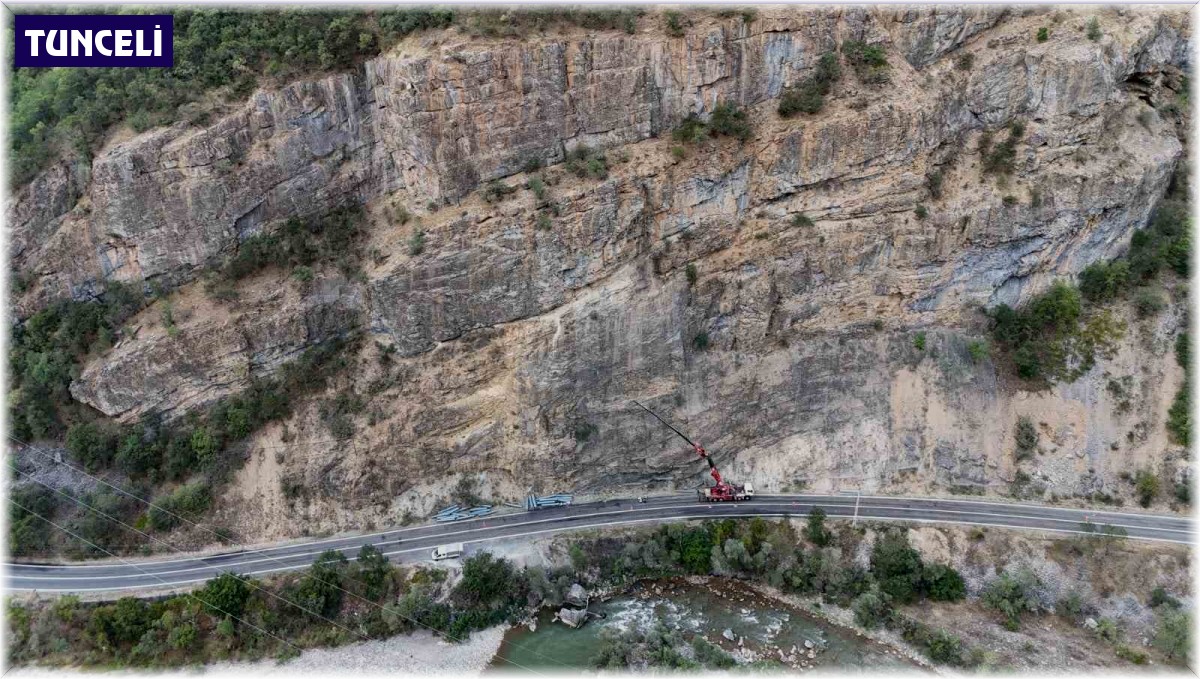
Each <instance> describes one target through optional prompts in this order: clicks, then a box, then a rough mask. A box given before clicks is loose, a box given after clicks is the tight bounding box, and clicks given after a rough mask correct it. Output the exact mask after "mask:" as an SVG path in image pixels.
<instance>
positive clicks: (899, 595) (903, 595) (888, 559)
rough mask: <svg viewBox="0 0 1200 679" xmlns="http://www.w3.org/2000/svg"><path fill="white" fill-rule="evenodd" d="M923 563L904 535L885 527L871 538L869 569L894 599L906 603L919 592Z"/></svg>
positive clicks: (882, 587)
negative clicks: (882, 532)
mask: <svg viewBox="0 0 1200 679" xmlns="http://www.w3.org/2000/svg"><path fill="white" fill-rule="evenodd" d="M923 569H924V564H922V562H921V555H920V553H919V552H917V550H915V549H913V548H912V546H911V545H909V543H908V535H907V533H905V532H901V531H889V532H887V533H885V534H884V535H882V536H880V538H879V539H878V540H876V541H875V547H874V549H872V550H871V572H872V573H873V574H874V575H875V578H876V579H877V580H878V581H879V588H880V589H881V590H883V591H884V592H885V593H886V594H888V595H889V596H891V597H892V599H893V600H894V601H896V603H901V604H905V603H910V602H912V601H913V600H915V599H916V598H917V595H918V594H920V592H921V577H922V572H923Z"/></svg>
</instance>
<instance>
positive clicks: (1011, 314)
mask: <svg viewBox="0 0 1200 679" xmlns="http://www.w3.org/2000/svg"><path fill="white" fill-rule="evenodd" d="M990 314H991V317H992V337H993V339H995V340H996V343H997V344H998V345H1000V346H1001V347H1003V348H1004V349H1005V351H1006V355H1007V356H1008V357H1009V358H1010V359H1011V360H1012V362H1013V364H1014V365H1015V367H1016V371H1017V375H1018V376H1020V377H1022V378H1024V379H1027V380H1049V381H1053V380H1066V381H1071V380H1074V379H1075V378H1077V377H1078V376H1079V375H1082V374H1083V373H1085V372H1087V370H1089V369H1091V367H1092V366H1093V365H1094V364H1095V360H1096V356H1097V355H1098V354H1101V353H1105V352H1108V351H1110V350H1111V349H1112V348H1113V346H1114V343H1115V341H1116V340H1117V339H1118V338H1119V337H1120V336H1121V334H1122V332H1123V327H1122V326H1121V325H1120V324H1119V323H1117V322H1116V321H1114V320H1113V319H1112V317H1111V316H1110V315H1109V314H1107V313H1104V312H1100V313H1096V314H1093V315H1091V317H1089V318H1087V319H1085V318H1084V314H1083V302H1082V297H1081V296H1080V294H1079V290H1078V289H1077V288H1074V287H1072V286H1069V285H1067V284H1066V283H1064V282H1062V281H1058V282H1056V283H1054V285H1052V286H1051V287H1050V289H1049V290H1047V291H1046V292H1044V293H1042V294H1041V295H1039V296H1038V297H1036V298H1034V299H1033V300H1031V301H1030V303H1029V304H1027V305H1026V306H1025V307H1023V308H1022V309H1020V310H1015V309H1012V308H1011V307H1009V306H1008V305H1006V304H1001V305H1000V306H998V307H996V308H995V309H993V310H992V311H991V312H990Z"/></svg>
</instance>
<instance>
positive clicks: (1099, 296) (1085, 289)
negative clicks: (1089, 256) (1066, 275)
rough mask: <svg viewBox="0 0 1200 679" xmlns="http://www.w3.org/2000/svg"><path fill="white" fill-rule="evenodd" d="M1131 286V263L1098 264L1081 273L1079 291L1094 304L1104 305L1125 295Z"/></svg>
mask: <svg viewBox="0 0 1200 679" xmlns="http://www.w3.org/2000/svg"><path fill="white" fill-rule="evenodd" d="M1128 285H1129V263H1128V262H1125V261H1120V260H1118V261H1113V262H1096V263H1094V264H1091V265H1089V266H1088V267H1087V268H1086V269H1084V270H1083V271H1081V272H1079V291H1080V292H1081V293H1083V296H1084V297H1085V298H1086V299H1088V300H1089V301H1092V302H1098V303H1104V302H1110V301H1112V300H1114V299H1117V298H1118V297H1120V296H1121V295H1122V294H1124V292H1125V290H1126V288H1127V287H1128Z"/></svg>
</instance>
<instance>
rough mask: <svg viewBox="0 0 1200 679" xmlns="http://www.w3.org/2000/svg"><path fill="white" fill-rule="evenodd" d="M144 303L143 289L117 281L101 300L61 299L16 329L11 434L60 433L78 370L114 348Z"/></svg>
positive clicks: (11, 352)
mask: <svg viewBox="0 0 1200 679" xmlns="http://www.w3.org/2000/svg"><path fill="white" fill-rule="evenodd" d="M145 302H146V300H145V297H144V295H143V294H142V293H141V291H140V290H138V289H136V288H134V287H131V286H126V285H122V284H120V283H115V282H114V283H109V284H108V289H107V290H106V291H105V293H104V295H103V296H102V298H101V299H100V300H96V301H89V302H76V301H69V300H61V301H58V302H55V303H53V304H51V305H50V306H48V307H46V308H45V309H42V310H41V311H39V312H37V313H35V314H33V315H32V316H30V317H29V318H28V319H26V320H25V321H24V322H23V323H20V324H18V325H15V326H14V327H13V328H12V330H11V335H10V339H9V422H10V426H11V432H10V433H11V434H12V435H13V436H14V437H16V438H18V439H22V440H30V439H38V438H47V437H50V436H55V435H60V434H61V433H62V431H63V421H62V416H61V412H62V410H63V408H64V407H65V406H67V405H68V404H70V403H72V399H71V394H70V391H69V387H70V384H71V379H72V377H73V375H74V372H75V371H76V370H77V367H76V366H77V365H78V364H79V363H80V362H81V361H82V359H83V357H84V356H85V355H86V354H88V353H89V352H91V351H94V350H96V349H98V348H101V347H105V346H109V345H111V344H112V342H113V341H114V338H115V337H116V334H117V331H118V329H119V328H120V327H121V324H122V323H124V322H125V319H127V318H129V317H130V316H132V315H133V314H134V313H136V312H137V311H139V310H140V309H141V308H142V307H143V306H144V305H145ZM113 454H115V450H114V451H113Z"/></svg>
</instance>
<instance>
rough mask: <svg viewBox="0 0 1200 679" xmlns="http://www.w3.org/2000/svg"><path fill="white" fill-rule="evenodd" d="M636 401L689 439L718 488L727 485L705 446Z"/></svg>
mask: <svg viewBox="0 0 1200 679" xmlns="http://www.w3.org/2000/svg"><path fill="white" fill-rule="evenodd" d="M634 403H636V404H637V406H638V407H639V408H641V409H642V410H645V411H646V412H648V413H650V414H651V415H653V416H654V419H656V420H658V421H659V422H662V423H663V426H665V427H666V428H667V429H670V430H671V431H673V432H675V433H676V434H679V438H681V439H683V440H684V441H687V442H688V445H690V446H691V447H692V448H694V449H695V450H696V454H697V455H699V456H700V457H702V458H704V461H705V462H707V463H708V469H709V473H710V474H712V477H713V480H715V481H716V482H717V487H718V488H720V487H723V486H724V485H726V484H725V479H722V478H721V472H719V471H717V465H716V463H715V462H713V460H712V458H711V457H709V456H708V451H707V450H705V449H704V446H701V445H700V444H699V443H695V442H694V441H692V440H691V439H690V438H688V437H687V436H685V435H684V433H683V432H681V431H679V430H678V429H676V428H675V427H672V426H671V424H670V423H669V422H667V421H666V420H664V419H663V418H661V417H659V416H658V413H656V412H654V411H653V410H650V409H649V408H647V407H646V406H644V405H642V404H641V403H638V402H637V401H634Z"/></svg>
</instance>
